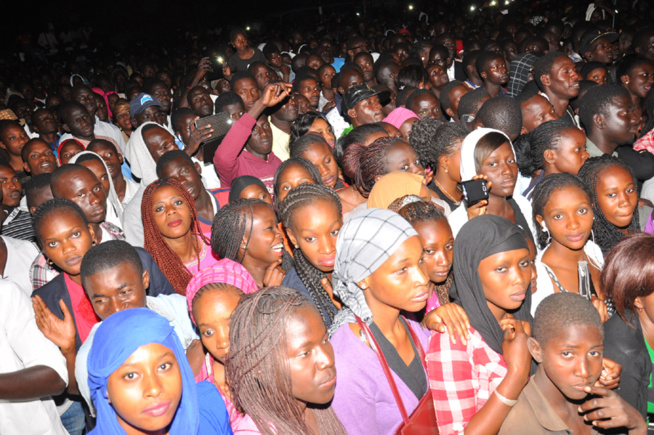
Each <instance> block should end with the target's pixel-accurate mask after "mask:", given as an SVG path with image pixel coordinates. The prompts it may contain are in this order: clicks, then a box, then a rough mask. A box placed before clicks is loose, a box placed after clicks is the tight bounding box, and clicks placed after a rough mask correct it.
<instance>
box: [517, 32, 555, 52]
mask: <svg viewBox="0 0 654 435" xmlns="http://www.w3.org/2000/svg"><path fill="white" fill-rule="evenodd" d="M534 43H536V44H538V45H540V46H541V47H540V48H541V49H543V51H538V52H535V53H533V54H538V53H543V52H545V50H548V49H549V47H550V44H549V43H548V42H547V39H545V38H543V37H542V36H535V35H531V36H527V37H526V38H525V39H523V40H522V41H520V44H518V53H521V54H522V53H524V52H525V49H526V48H527V45H529V44H534Z"/></svg>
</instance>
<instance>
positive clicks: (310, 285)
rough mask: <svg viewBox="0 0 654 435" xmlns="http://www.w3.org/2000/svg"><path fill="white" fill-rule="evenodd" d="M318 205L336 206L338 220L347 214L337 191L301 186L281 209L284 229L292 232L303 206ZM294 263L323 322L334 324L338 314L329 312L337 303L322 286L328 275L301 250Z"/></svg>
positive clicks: (290, 193)
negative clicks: (296, 212) (297, 213)
mask: <svg viewBox="0 0 654 435" xmlns="http://www.w3.org/2000/svg"><path fill="white" fill-rule="evenodd" d="M316 201H325V202H329V203H331V204H332V205H334V207H336V209H337V211H338V216H341V215H342V213H343V207H342V206H341V199H340V198H339V196H338V194H337V193H336V192H335V191H334V190H332V189H330V188H329V187H327V186H325V185H320V184H301V185H299V186H297V187H296V188H295V189H293V190H291V191H290V192H289V193H288V195H287V196H286V198H284V200H283V201H282V202H281V204H280V205H279V206H278V210H279V215H280V217H281V220H282V223H283V224H284V228H287V229H291V230H292V229H293V213H294V212H295V211H297V210H298V209H299V208H301V207H303V206H311V205H312V204H314V203H315V202H316ZM293 260H294V261H295V270H296V271H297V274H298V276H299V277H300V280H301V281H302V283H303V284H304V285H305V286H306V288H307V290H308V291H309V294H310V295H311V298H312V299H313V301H314V303H315V304H316V306H317V307H318V308H319V310H318V311H319V312H320V316H321V317H322V320H323V322H324V323H325V325H328V324H330V323H331V322H332V321H333V320H334V313H333V311H332V310H331V309H330V308H329V307H330V305H333V303H332V301H331V298H330V297H329V294H327V292H326V291H325V289H324V288H323V286H322V280H323V278H327V275H326V274H325V273H323V272H322V271H320V270H319V269H318V268H316V267H315V266H314V265H312V264H311V263H310V262H309V260H307V258H306V257H305V256H304V254H303V253H302V250H301V249H299V248H295V249H294V251H293ZM323 312H326V313H327V314H328V316H329V319H325V315H324V314H323Z"/></svg>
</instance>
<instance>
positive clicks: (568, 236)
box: [536, 186, 593, 251]
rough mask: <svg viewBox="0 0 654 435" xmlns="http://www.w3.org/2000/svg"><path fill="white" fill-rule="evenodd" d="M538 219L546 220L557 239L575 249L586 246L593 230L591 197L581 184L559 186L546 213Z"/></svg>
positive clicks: (554, 237) (545, 208)
mask: <svg viewBox="0 0 654 435" xmlns="http://www.w3.org/2000/svg"><path fill="white" fill-rule="evenodd" d="M536 220H537V221H538V222H545V224H546V226H547V228H548V229H549V231H550V234H551V235H552V240H553V241H554V242H556V243H558V244H560V245H563V246H565V247H566V248H568V249H571V250H575V251H577V250H580V249H583V247H584V245H585V244H586V241H587V240H588V238H589V237H590V232H591V230H592V229H593V209H592V207H591V204H590V198H588V195H586V193H585V192H584V191H582V190H580V189H578V188H577V187H573V186H566V187H564V188H561V189H557V190H555V191H554V192H552V193H551V195H550V197H549V200H548V201H547V203H546V204H545V207H543V216H536ZM541 225H542V223H541Z"/></svg>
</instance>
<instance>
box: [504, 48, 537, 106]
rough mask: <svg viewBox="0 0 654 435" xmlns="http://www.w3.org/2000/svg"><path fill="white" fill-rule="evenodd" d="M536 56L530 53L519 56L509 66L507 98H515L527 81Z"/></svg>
mask: <svg viewBox="0 0 654 435" xmlns="http://www.w3.org/2000/svg"><path fill="white" fill-rule="evenodd" d="M536 59H538V56H536V55H535V54H531V53H525V54H519V55H517V56H516V57H515V59H513V61H511V64H510V65H509V83H508V84H507V94H508V95H509V97H513V98H515V97H517V96H518V94H520V92H522V90H523V89H524V87H525V85H526V84H527V82H528V81H529V74H530V73H531V70H532V68H533V67H534V62H536Z"/></svg>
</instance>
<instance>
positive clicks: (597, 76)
mask: <svg viewBox="0 0 654 435" xmlns="http://www.w3.org/2000/svg"><path fill="white" fill-rule="evenodd" d="M608 79H609V76H608V74H607V72H606V68H595V69H594V70H592V71H591V72H589V73H588V74H587V75H586V80H590V81H593V82H595V83H597V84H598V85H605V84H606V83H607V82H608Z"/></svg>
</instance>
